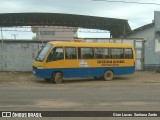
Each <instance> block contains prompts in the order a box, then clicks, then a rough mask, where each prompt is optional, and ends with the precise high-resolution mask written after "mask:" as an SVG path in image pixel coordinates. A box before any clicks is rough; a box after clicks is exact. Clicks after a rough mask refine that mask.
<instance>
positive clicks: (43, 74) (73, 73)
mask: <svg viewBox="0 0 160 120" xmlns="http://www.w3.org/2000/svg"><path fill="white" fill-rule="evenodd" d="M107 70H112V71H113V73H114V75H127V74H133V73H134V71H135V67H134V66H129V67H111V68H110V67H101V68H54V69H36V70H35V75H36V76H37V77H39V78H52V75H53V73H55V72H62V73H63V76H64V78H72V77H73V78H74V77H80V78H84V77H101V76H103V75H104V72H105V71H107Z"/></svg>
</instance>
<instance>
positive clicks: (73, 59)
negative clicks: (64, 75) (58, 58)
mask: <svg viewBox="0 0 160 120" xmlns="http://www.w3.org/2000/svg"><path fill="white" fill-rule="evenodd" d="M66 48H75V55H76V58H74V59H73V58H72V59H71V58H66ZM64 50H65V51H64V52H65V60H77V58H78V54H77V47H69V46H67V47H64Z"/></svg>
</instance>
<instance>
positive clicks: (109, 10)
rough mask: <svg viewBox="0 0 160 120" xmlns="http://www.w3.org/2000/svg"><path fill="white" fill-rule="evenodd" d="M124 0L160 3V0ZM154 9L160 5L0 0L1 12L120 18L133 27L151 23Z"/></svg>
mask: <svg viewBox="0 0 160 120" xmlns="http://www.w3.org/2000/svg"><path fill="white" fill-rule="evenodd" d="M110 1H114V0H110ZM117 1H118V0H117ZM120 1H121V0H120ZM124 1H128V2H144V3H151V2H152V3H159V4H160V0H124ZM154 11H160V5H146V4H145V5H144V4H129V3H128V4H126V3H117V2H106V1H93V0H0V13H22V12H49V13H67V14H81V15H91V16H100V17H109V18H120V19H126V20H128V22H129V24H130V26H131V29H135V28H137V27H140V26H142V25H145V24H148V23H151V22H152V20H153V19H154Z"/></svg>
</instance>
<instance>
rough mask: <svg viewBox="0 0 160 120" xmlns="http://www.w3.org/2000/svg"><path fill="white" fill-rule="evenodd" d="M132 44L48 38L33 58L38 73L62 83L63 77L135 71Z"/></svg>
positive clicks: (111, 77)
mask: <svg viewBox="0 0 160 120" xmlns="http://www.w3.org/2000/svg"><path fill="white" fill-rule="evenodd" d="M134 71H135V51H134V48H133V46H132V45H129V44H116V43H87V42H80V41H79V42H76V41H71V42H62V41H53V42H48V43H47V44H46V45H45V46H44V47H43V49H42V50H41V51H40V52H39V54H38V55H37V57H36V59H35V61H34V62H33V73H34V75H35V76H36V77H39V78H44V79H45V80H53V81H54V82H55V83H61V82H62V81H63V78H87V77H93V78H102V77H103V79H104V80H112V79H113V77H114V76H119V75H127V74H133V73H134Z"/></svg>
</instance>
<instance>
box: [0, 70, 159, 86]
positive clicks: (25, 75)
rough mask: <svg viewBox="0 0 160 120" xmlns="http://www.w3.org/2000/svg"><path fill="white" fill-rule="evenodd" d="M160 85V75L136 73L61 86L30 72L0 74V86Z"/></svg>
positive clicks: (69, 80) (76, 81) (73, 81)
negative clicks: (106, 79) (110, 79)
mask: <svg viewBox="0 0 160 120" xmlns="http://www.w3.org/2000/svg"><path fill="white" fill-rule="evenodd" d="M144 84H151V85H153V84H160V73H156V72H146V71H136V72H135V74H133V75H126V76H120V77H115V78H114V79H113V80H112V81H103V80H98V79H67V80H64V81H63V83H62V84H58V85H57V84H54V83H53V82H52V81H50V82H47V81H45V80H43V79H40V78H36V77H35V76H33V74H32V72H0V86H22V87H23V86H30V87H53V86H54V87H55V86H56V87H57V86H63V87H70V86H75V87H82V86H83V87H89V86H90V87H102V86H112V85H144Z"/></svg>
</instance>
